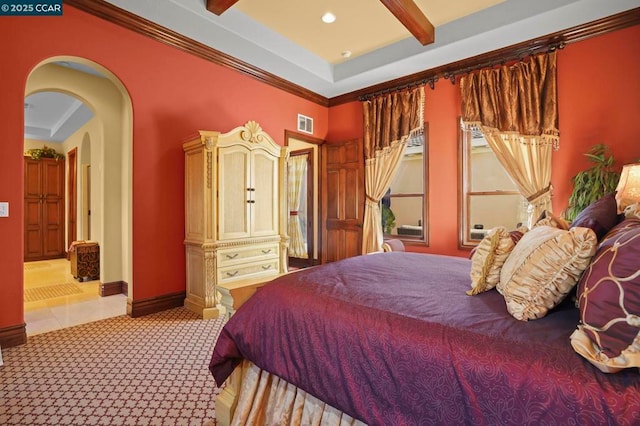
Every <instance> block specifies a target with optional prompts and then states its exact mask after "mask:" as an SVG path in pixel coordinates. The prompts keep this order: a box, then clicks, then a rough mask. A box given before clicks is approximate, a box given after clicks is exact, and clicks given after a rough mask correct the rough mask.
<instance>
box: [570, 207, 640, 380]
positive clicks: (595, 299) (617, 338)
mask: <svg viewBox="0 0 640 426" xmlns="http://www.w3.org/2000/svg"><path fill="white" fill-rule="evenodd" d="M578 302H579V306H580V321H581V324H580V325H578V329H577V330H576V331H574V332H573V334H572V335H571V345H572V346H573V349H574V350H575V351H576V352H578V353H579V354H580V355H582V356H583V357H584V358H586V359H587V360H588V361H589V362H590V363H592V364H593V365H595V366H596V367H598V368H599V369H600V370H601V371H603V372H605V373H615V372H618V371H620V370H622V369H624V368H629V367H640V219H637V218H628V219H626V220H624V221H623V222H621V223H619V224H618V225H616V226H615V227H614V228H613V229H612V230H611V231H610V232H609V233H608V234H607V235H606V237H605V238H604V239H603V240H602V242H601V243H600V244H599V245H598V251H597V252H596V255H595V256H594V258H593V261H592V262H591V265H590V266H589V267H588V268H587V269H586V270H585V272H584V275H583V276H582V278H581V279H580V282H579V283H578Z"/></svg>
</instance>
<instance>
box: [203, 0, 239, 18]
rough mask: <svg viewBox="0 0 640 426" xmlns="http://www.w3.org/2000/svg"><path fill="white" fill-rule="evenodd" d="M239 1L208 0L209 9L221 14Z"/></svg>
mask: <svg viewBox="0 0 640 426" xmlns="http://www.w3.org/2000/svg"><path fill="white" fill-rule="evenodd" d="M237 2H238V0H207V10H208V11H209V12H213V13H215V14H216V15H218V16H220V15H222V14H223V13H224V12H225V11H226V10H227V9H229V8H230V7H231V6H233V5H234V4H236V3H237Z"/></svg>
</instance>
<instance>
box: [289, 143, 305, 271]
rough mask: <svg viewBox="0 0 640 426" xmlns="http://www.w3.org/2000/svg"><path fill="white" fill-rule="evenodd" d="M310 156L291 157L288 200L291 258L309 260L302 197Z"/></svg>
mask: <svg viewBox="0 0 640 426" xmlns="http://www.w3.org/2000/svg"><path fill="white" fill-rule="evenodd" d="M307 159H308V155H306V154H303V155H292V156H291V157H289V163H288V169H289V170H288V171H289V189H288V194H287V198H288V201H289V238H290V240H289V256H291V257H299V258H302V259H307V258H308V257H309V255H308V253H307V245H306V244H305V239H304V235H302V226H301V224H300V216H299V215H298V211H299V210H300V202H301V200H300V196H301V195H302V192H303V191H302V186H303V185H304V184H305V182H304V177H305V176H306V173H305V172H306V170H307Z"/></svg>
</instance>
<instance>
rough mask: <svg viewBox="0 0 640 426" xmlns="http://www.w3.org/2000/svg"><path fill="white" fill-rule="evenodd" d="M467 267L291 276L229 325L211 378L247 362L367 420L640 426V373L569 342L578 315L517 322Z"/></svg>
mask: <svg viewBox="0 0 640 426" xmlns="http://www.w3.org/2000/svg"><path fill="white" fill-rule="evenodd" d="M469 269H470V261H469V260H467V259H463V258H454V257H447V256H438V255H424V254H416V253H398V252H391V253H380V254H374V255H367V256H360V257H355V258H350V259H346V260H343V261H340V262H335V263H331V264H327V265H323V266H319V267H315V268H311V269H307V270H303V271H300V272H295V273H292V274H289V275H287V276H284V277H281V278H279V279H277V280H275V281H273V282H272V283H270V284H267V285H266V286H265V287H263V288H262V289H260V290H259V291H258V292H257V293H256V294H255V295H254V296H253V297H251V298H250V299H249V300H248V301H247V302H246V303H245V304H244V305H243V306H242V307H241V308H240V309H239V310H238V311H237V312H236V313H235V315H234V316H233V317H232V318H231V319H230V320H229V321H228V323H227V324H226V325H225V327H224V329H223V330H222V333H221V334H220V337H219V338H218V341H217V343H216V346H215V349H214V352H213V356H212V359H211V364H210V370H211V372H212V373H213V376H214V378H215V380H216V382H217V383H218V384H222V382H223V381H224V380H225V379H226V378H227V377H228V375H229V374H230V373H231V371H232V370H233V368H234V367H235V366H236V365H237V364H238V363H239V362H240V359H241V358H247V359H249V360H251V361H252V362H253V363H254V364H256V365H257V366H259V367H260V368H262V369H264V370H267V371H269V372H271V373H274V374H276V375H278V376H280V377H282V378H284V379H285V380H287V381H288V382H290V383H292V384H294V385H296V386H297V387H299V388H301V389H303V390H305V391H307V392H308V393H310V394H311V395H314V396H316V397H317V398H319V399H321V400H323V401H325V402H327V403H328V404H330V405H332V406H334V407H336V408H338V409H340V410H342V411H344V412H345V413H347V414H349V415H351V416H352V417H355V418H357V419H360V420H362V421H364V422H366V423H368V424H369V425H425V424H429V425H432V424H445V425H454V424H473V425H494V424H501V425H503V424H518V425H525V424H547V425H555V424H558V425H571V424H574V425H604V424H627V425H633V424H635V425H637V424H640V375H639V374H638V370H637V369H634V370H630V371H624V372H622V373H618V374H613V375H607V374H604V373H602V372H600V371H598V370H597V369H596V368H595V367H593V366H592V365H591V364H589V363H588V362H586V361H585V360H583V359H582V358H581V357H580V356H579V355H578V354H576V353H575V352H574V351H573V349H572V348H571V344H570V343H569V335H570V334H571V333H572V332H573V331H574V330H575V328H576V325H577V323H578V310H577V309H576V308H574V307H573V306H572V305H571V303H569V302H568V301H567V302H566V303H563V304H562V305H561V306H560V307H558V308H556V309H554V310H553V311H551V312H550V313H549V314H548V315H547V316H546V317H544V318H542V319H539V320H535V321H529V322H521V321H518V320H515V319H514V318H512V317H511V316H510V315H509V313H508V312H507V310H506V307H505V303H504V299H503V298H502V296H501V295H500V294H498V293H497V292H496V291H495V290H492V291H490V292H487V293H483V294H480V295H477V296H467V295H466V294H465V291H466V290H467V289H469V287H470V280H469Z"/></svg>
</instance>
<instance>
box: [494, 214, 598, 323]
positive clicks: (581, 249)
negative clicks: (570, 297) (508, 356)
mask: <svg viewBox="0 0 640 426" xmlns="http://www.w3.org/2000/svg"><path fill="white" fill-rule="evenodd" d="M597 242H598V241H597V238H596V234H595V233H594V232H593V231H592V230H591V229H589V228H580V227H576V228H572V229H570V230H568V231H566V230H563V229H558V228H554V227H551V226H537V227H535V228H533V229H532V230H531V231H529V232H527V233H526V234H525V235H524V236H523V237H522V239H521V240H520V241H519V242H518V245H517V246H516V247H515V248H514V249H513V251H512V252H511V255H510V256H509V257H508V258H507V260H506V261H505V263H504V265H503V267H502V271H501V272H500V282H499V283H498V285H497V289H498V291H499V292H500V293H501V294H502V295H503V296H504V299H505V301H506V303H507V310H508V311H509V313H510V314H511V315H512V316H513V317H514V318H516V319H518V320H521V321H527V320H531V319H536V318H542V317H543V316H545V315H546V314H547V312H548V311H549V310H550V309H552V308H554V307H555V306H557V305H558V304H559V303H560V302H561V301H562V300H563V299H564V298H565V297H566V296H567V294H569V292H570V291H571V289H572V288H573V287H574V286H575V284H576V282H577V281H578V279H579V278H580V275H581V274H582V272H583V271H584V270H585V268H586V267H587V266H588V265H589V262H590V260H591V257H592V256H593V254H594V253H595V251H596V245H597Z"/></svg>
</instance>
